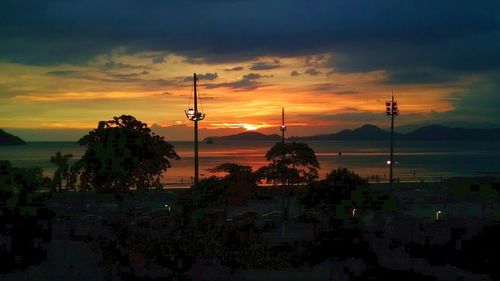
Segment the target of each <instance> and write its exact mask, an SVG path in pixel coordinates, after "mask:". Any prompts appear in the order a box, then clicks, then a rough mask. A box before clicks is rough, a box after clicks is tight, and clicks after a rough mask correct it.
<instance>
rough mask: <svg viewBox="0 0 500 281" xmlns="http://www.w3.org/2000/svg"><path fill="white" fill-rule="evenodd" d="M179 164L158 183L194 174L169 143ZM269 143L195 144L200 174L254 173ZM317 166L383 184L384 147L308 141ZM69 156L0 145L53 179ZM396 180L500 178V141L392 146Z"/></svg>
mask: <svg viewBox="0 0 500 281" xmlns="http://www.w3.org/2000/svg"><path fill="white" fill-rule="evenodd" d="M172 144H173V145H174V147H175V150H176V152H177V153H178V154H179V156H180V157H181V160H173V161H172V163H171V164H172V168H170V169H168V170H167V171H166V172H165V173H164V177H163V182H164V183H170V184H178V183H184V184H186V183H188V182H190V181H191V180H192V174H193V143H192V142H172ZM273 144H274V143H273V142H267V141H260V142H216V143H214V144H204V143H200V174H201V177H207V176H210V175H211V173H210V172H208V171H207V169H208V168H212V167H215V166H216V165H218V164H221V163H226V162H235V163H240V164H245V165H250V166H252V167H253V168H254V169H257V168H259V167H261V166H263V165H266V164H267V163H268V162H267V161H266V159H265V157H264V155H265V153H266V151H267V150H268V149H269V148H270V147H271V146H272V145H273ZM308 144H309V146H311V147H312V148H313V149H314V151H315V152H316V156H317V157H318V160H319V162H320V165H321V170H320V175H321V176H322V177H323V176H324V175H325V174H326V173H327V172H329V171H331V170H332V169H336V168H338V167H345V168H348V169H351V170H354V171H355V172H356V173H358V174H360V175H362V176H364V177H368V176H370V175H377V176H379V177H380V179H381V180H382V181H384V180H387V179H388V174H389V167H388V165H387V164H386V161H387V160H388V159H389V153H388V151H389V146H388V143H387V142H369V141H311V142H308ZM57 151H61V153H63V154H69V153H71V154H73V155H74V158H73V160H72V161H75V160H76V159H79V158H80V157H81V156H82V155H83V153H84V151H85V148H84V147H81V146H79V145H78V144H76V143H72V142H30V143H28V144H27V145H24V146H0V159H2V160H10V161H11V162H12V163H13V164H14V165H15V166H19V167H32V166H39V167H41V168H42V169H43V170H44V174H45V175H48V176H52V175H53V173H54V170H55V166H54V165H52V164H51V163H50V162H49V159H50V157H51V156H52V155H54V154H55V152H57ZM394 160H395V162H396V163H397V164H396V165H395V177H396V178H400V179H401V180H402V181H404V180H405V181H420V180H425V181H430V180H440V179H443V178H449V177H453V176H482V175H483V176H484V175H496V176H500V141H484V142H470V141H455V142H429V141H426V142H418V141H400V142H397V143H396V145H395V157H394Z"/></svg>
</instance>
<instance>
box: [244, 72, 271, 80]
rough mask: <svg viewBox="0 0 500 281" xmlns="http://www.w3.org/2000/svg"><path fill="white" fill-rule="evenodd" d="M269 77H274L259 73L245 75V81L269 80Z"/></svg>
mask: <svg viewBox="0 0 500 281" xmlns="http://www.w3.org/2000/svg"><path fill="white" fill-rule="evenodd" d="M269 77H272V76H270V75H262V74H259V73H248V74H246V75H243V79H247V80H257V79H261V78H269Z"/></svg>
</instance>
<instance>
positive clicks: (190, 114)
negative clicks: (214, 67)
mask: <svg viewBox="0 0 500 281" xmlns="http://www.w3.org/2000/svg"><path fill="white" fill-rule="evenodd" d="M197 81H198V78H196V73H194V74H193V87H194V90H193V93H194V108H189V109H188V110H185V111H184V112H185V113H186V117H187V118H188V119H189V120H191V121H193V122H194V185H195V186H196V185H198V181H199V178H198V174H199V170H198V121H201V120H203V119H205V114H204V113H202V112H200V111H198V89H197V85H196V82H197Z"/></svg>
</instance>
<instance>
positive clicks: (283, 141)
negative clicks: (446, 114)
mask: <svg viewBox="0 0 500 281" xmlns="http://www.w3.org/2000/svg"><path fill="white" fill-rule="evenodd" d="M285 131H286V127H285V108H284V107H283V108H281V143H282V144H285Z"/></svg>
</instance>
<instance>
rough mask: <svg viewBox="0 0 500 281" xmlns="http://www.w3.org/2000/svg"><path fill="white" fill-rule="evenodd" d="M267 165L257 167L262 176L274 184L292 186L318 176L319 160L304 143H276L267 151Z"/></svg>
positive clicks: (310, 180)
mask: <svg viewBox="0 0 500 281" xmlns="http://www.w3.org/2000/svg"><path fill="white" fill-rule="evenodd" d="M266 159H267V160H268V161H271V163H269V165H267V166H264V167H262V168H261V169H259V171H258V173H259V174H260V176H261V177H262V178H265V179H266V180H267V181H268V182H271V183H273V184H274V185H279V184H281V185H287V186H293V185H297V184H304V183H310V182H312V181H314V180H315V179H317V178H318V169H319V162H318V160H317V159H316V154H315V153H314V151H313V150H312V149H311V148H310V147H309V146H308V145H307V144H305V143H300V142H289V143H276V144H275V145H274V146H273V147H272V148H271V149H270V150H269V151H268V152H267V153H266Z"/></svg>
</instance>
